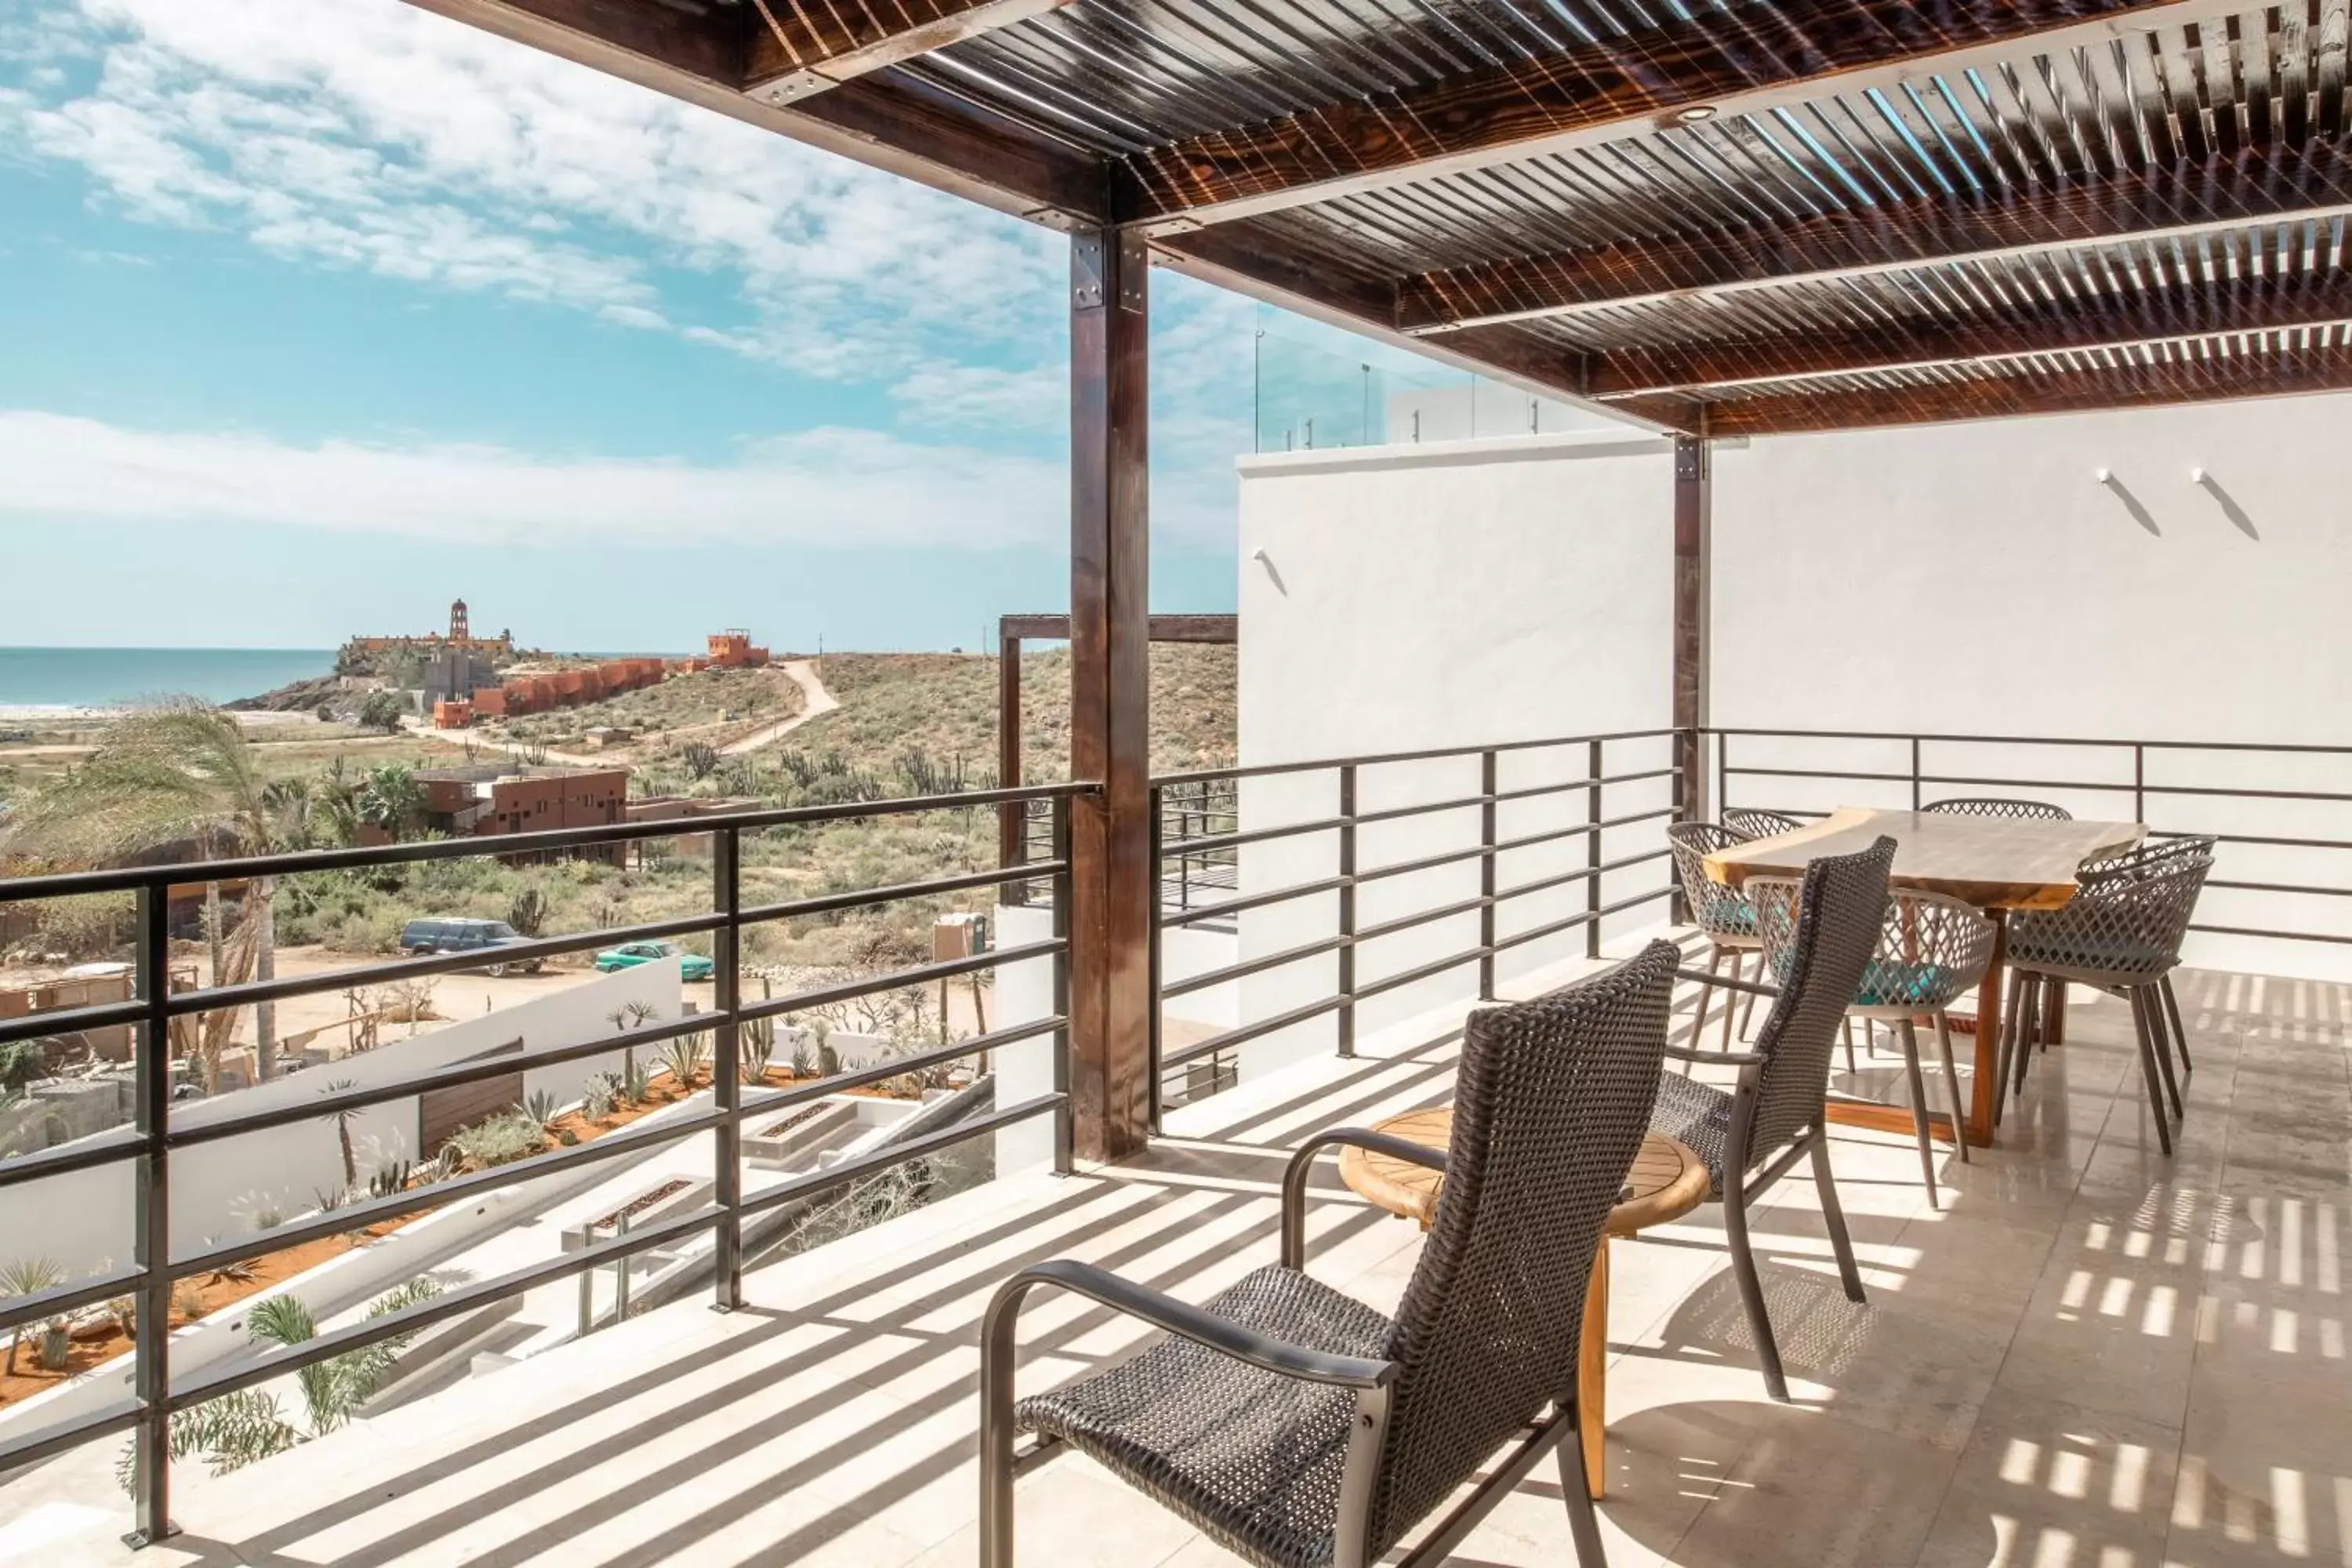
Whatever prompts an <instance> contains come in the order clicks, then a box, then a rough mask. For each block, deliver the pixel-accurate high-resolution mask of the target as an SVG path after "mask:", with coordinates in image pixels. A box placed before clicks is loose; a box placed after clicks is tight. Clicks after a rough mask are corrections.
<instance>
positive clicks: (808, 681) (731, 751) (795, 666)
mask: <svg viewBox="0 0 2352 1568" xmlns="http://www.w3.org/2000/svg"><path fill="white" fill-rule="evenodd" d="M776 668H779V669H781V670H782V671H783V672H784V673H785V674H786V675H789V676H791V677H792V678H793V684H794V685H795V686H798V687H799V688H800V689H801V700H802V705H801V710H800V711H799V712H797V713H795V714H793V716H792V717H791V718H789V719H787V720H785V721H783V722H782V723H781V724H771V725H769V726H768V727H767V728H766V729H764V730H758V731H753V732H752V733H751V734H749V735H746V736H744V737H743V738H742V739H741V740H740V741H730V742H728V743H727V744H726V745H724V746H721V747H719V755H720V756H722V757H740V756H743V755H745V754H746V753H748V752H756V751H758V750H760V748H761V747H762V746H772V745H774V744H775V743H776V742H778V741H781V740H782V739H783V738H784V737H785V736H787V735H789V734H791V733H792V732H793V731H795V730H797V729H799V728H800V727H801V726H802V725H803V724H805V723H807V722H808V721H810V720H812V719H817V718H822V717H823V716H824V715H825V714H827V713H830V712H832V711H833V710H835V709H836V708H839V707H840V706H841V702H840V700H839V699H838V698H836V697H835V696H834V694H833V693H832V692H830V691H827V690H826V689H824V681H823V680H821V679H818V678H817V673H816V666H815V665H814V663H812V662H810V661H809V660H807V659H805V658H788V659H786V660H785V661H784V662H783V663H782V664H780V665H778V666H777V667H776Z"/></svg>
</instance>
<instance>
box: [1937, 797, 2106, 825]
mask: <svg viewBox="0 0 2352 1568" xmlns="http://www.w3.org/2000/svg"><path fill="white" fill-rule="evenodd" d="M1919 809H1920V810H1921V811H1932V812H1935V813H1937V814H1938V815H1940V816H1990V817H1996V818H1998V819H2000V820H2001V821H2003V822H2072V821H2074V813H2073V812H2071V811H2069V810H2067V809H2066V808H2065V807H2064V806H2063V805H2052V804H2051V803H2050V802H2048V801H2046V800H2003V799H1997V798H1994V797H1991V796H1965V797H1962V798H1960V799H1958V800H1938V801H1932V802H1930V803H1928V804H1927V805H1923V806H1921V807H1920V808H1919Z"/></svg>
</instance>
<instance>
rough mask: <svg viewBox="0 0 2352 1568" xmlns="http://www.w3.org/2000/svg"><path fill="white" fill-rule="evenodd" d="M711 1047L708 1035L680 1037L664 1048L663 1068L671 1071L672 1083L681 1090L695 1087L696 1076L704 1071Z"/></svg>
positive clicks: (662, 1055)
mask: <svg viewBox="0 0 2352 1568" xmlns="http://www.w3.org/2000/svg"><path fill="white" fill-rule="evenodd" d="M709 1045H710V1037H709V1036H708V1035H680V1036H679V1037H677V1038H676V1039H674V1040H671V1041H669V1042H668V1043H667V1044H666V1045H665V1046H663V1047H662V1053H661V1060H662V1066H664V1067H666V1068H668V1069H669V1076H670V1079H671V1081H672V1082H674V1083H676V1084H677V1086H678V1088H679V1089H681V1090H685V1089H692V1088H693V1087H694V1079H695V1075H696V1074H698V1073H699V1072H700V1071H701V1070H702V1063H703V1060H704V1058H705V1057H706V1056H707V1055H708V1053H709Z"/></svg>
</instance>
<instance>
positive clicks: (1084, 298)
mask: <svg viewBox="0 0 2352 1568" xmlns="http://www.w3.org/2000/svg"><path fill="white" fill-rule="evenodd" d="M1149 300H1150V262H1149V258H1148V255H1147V252H1146V250H1145V247H1144V243H1143V239H1142V237H1141V236H1140V235H1138V234H1134V233H1131V232H1130V233H1126V234H1122V233H1120V232H1119V231H1118V230H1113V229H1087V230H1082V231H1080V232H1078V233H1077V234H1076V235H1073V236H1072V237H1071V240H1070V773H1071V776H1072V777H1073V778H1076V779H1081V780H1092V781H1097V782H1099V783H1100V784H1101V785H1102V791H1101V793H1100V794H1099V795H1089V796H1086V797H1083V798H1081V799H1079V800H1077V801H1076V802H1075V803H1074V807H1075V809H1074V810H1073V812H1072V814H1071V825H1070V826H1071V847H1070V854H1071V859H1072V862H1073V864H1072V868H1071V870H1072V876H1071V883H1072V893H1071V901H1072V909H1071V911H1070V912H1071V917H1072V919H1071V928H1070V941H1071V952H1070V1026H1071V1027H1070V1098H1071V1112H1072V1121H1073V1123H1074V1125H1073V1128H1072V1133H1073V1140H1074V1142H1075V1144H1076V1152H1077V1154H1078V1156H1079V1157H1080V1158H1082V1159H1087V1160H1116V1159H1118V1158H1121V1157H1122V1156H1124V1155H1127V1154H1130V1153H1133V1152H1136V1151H1137V1150H1139V1149H1140V1148H1142V1147H1143V1145H1144V1143H1145V1142H1146V1141H1147V1140H1148V1138H1149V1136H1150V1079H1151V1043H1150V1009H1151V1007H1152V1005H1154V999H1153V997H1152V995H1151V941H1152V931H1151V925H1152V920H1151V916H1152V900H1154V899H1155V898H1157V897H1158V889H1157V888H1156V886H1155V881H1156V877H1155V874H1154V871H1153V868H1152V867H1151V864H1150V855H1151V781H1150V748H1149V745H1148V743H1147V742H1148V737H1149V731H1150V679H1149V678H1150V664H1149V658H1148V656H1149V650H1150V614H1149V611H1148V608H1147V606H1148V605H1150V570H1149V554H1150V511H1149V490H1150V457H1149V453H1148V447H1147V435H1148V428H1147V419H1146V412H1147V408H1148V405H1149V400H1150V378H1149V374H1148V367H1149V349H1150V343H1149V327H1150V311H1149Z"/></svg>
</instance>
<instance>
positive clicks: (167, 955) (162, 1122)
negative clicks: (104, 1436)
mask: <svg viewBox="0 0 2352 1568" xmlns="http://www.w3.org/2000/svg"><path fill="white" fill-rule="evenodd" d="M138 967H139V986H140V993H139V994H140V996H141V998H142V1000H143V1001H144V1002H145V1003H146V1004H147V1019H146V1023H145V1025H144V1029H145V1036H146V1037H145V1038H144V1039H143V1040H142V1042H141V1044H142V1046H143V1047H144V1048H143V1049H142V1051H141V1052H140V1055H139V1063H138V1073H137V1075H136V1077H137V1084H138V1097H139V1098H138V1128H139V1140H140V1154H139V1185H138V1189H137V1200H136V1212H135V1214H134V1215H133V1220H134V1225H135V1226H136V1232H135V1234H134V1236H133V1237H132V1239H131V1246H132V1247H133V1248H134V1249H135V1251H136V1254H137V1257H138V1262H139V1268H140V1279H139V1307H138V1310H137V1312H136V1313H135V1314H134V1315H133V1324H134V1328H135V1332H136V1338H135V1340H134V1342H133V1343H132V1348H131V1356H132V1361H131V1368H132V1370H131V1380H132V1384H133V1388H134V1392H135V1393H136V1394H137V1395H138V1399H139V1426H138V1427H137V1429H136V1430H135V1431H134V1432H133V1434H132V1437H131V1442H132V1448H133V1452H134V1453H135V1455H136V1457H137V1458H136V1464H137V1468H138V1475H137V1480H136V1485H137V1489H138V1491H137V1496H136V1497H135V1498H134V1499H133V1505H134V1518H133V1521H132V1529H131V1534H130V1535H129V1536H128V1537H126V1538H125V1539H126V1540H127V1541H128V1542H130V1543H131V1545H133V1546H152V1545H153V1544H154V1543H155V1542H159V1541H161V1540H163V1538H164V1537H165V1536H167V1535H171V1534H173V1525H172V1172H171V1149H170V1146H169V1145H168V1144H167V1143H166V1142H165V1136H164V1135H165V1134H166V1132H168V1131H170V1127H171V1116H172V1013H171V1000H172V891H171V888H170V886H169V885H168V884H166V883H163V882H152V883H150V884H148V885H147V886H145V887H142V888H141V889H139V966H138Z"/></svg>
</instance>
